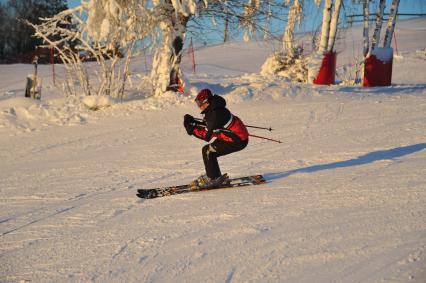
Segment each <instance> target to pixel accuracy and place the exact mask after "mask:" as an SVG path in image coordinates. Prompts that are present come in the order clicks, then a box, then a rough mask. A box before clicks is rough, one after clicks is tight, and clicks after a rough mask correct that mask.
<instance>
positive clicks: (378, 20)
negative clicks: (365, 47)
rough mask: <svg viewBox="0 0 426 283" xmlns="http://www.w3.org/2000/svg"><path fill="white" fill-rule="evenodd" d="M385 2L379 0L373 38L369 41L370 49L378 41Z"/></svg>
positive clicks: (372, 48) (384, 0)
mask: <svg viewBox="0 0 426 283" xmlns="http://www.w3.org/2000/svg"><path fill="white" fill-rule="evenodd" d="M385 2H386V0H380V4H379V7H378V8H377V13H376V28H375V29H374V33H373V38H372V41H371V51H373V50H374V48H376V45H377V44H378V43H379V41H380V31H381V30H382V23H383V12H384V10H385Z"/></svg>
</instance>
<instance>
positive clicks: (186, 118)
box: [183, 114, 195, 128]
mask: <svg viewBox="0 0 426 283" xmlns="http://www.w3.org/2000/svg"><path fill="white" fill-rule="evenodd" d="M194 123H195V119H194V117H192V116H191V115H189V114H185V116H183V126H184V127H185V128H186V127H187V126H188V125H190V124H194Z"/></svg>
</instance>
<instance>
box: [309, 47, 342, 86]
mask: <svg viewBox="0 0 426 283" xmlns="http://www.w3.org/2000/svg"><path fill="white" fill-rule="evenodd" d="M336 58H337V53H336V52H333V51H332V52H329V53H326V54H325V55H324V58H323V59H322V63H321V68H320V71H319V73H318V75H317V77H316V79H315V80H314V84H317V85H332V84H334V81H335V79H336Z"/></svg>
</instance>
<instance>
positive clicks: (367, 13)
mask: <svg viewBox="0 0 426 283" xmlns="http://www.w3.org/2000/svg"><path fill="white" fill-rule="evenodd" d="M362 11H363V17H364V20H363V22H364V27H363V33H362V35H363V50H362V54H363V55H364V58H365V57H367V54H368V52H369V50H370V42H369V34H368V31H369V21H368V19H369V17H370V10H369V0H363V1H362Z"/></svg>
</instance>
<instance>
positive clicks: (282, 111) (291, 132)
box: [0, 19, 426, 282]
mask: <svg viewBox="0 0 426 283" xmlns="http://www.w3.org/2000/svg"><path fill="white" fill-rule="evenodd" d="M425 26H426V19H417V20H412V21H407V22H402V23H401V24H397V33H398V34H397V35H399V36H400V38H404V40H403V41H402V42H399V43H398V48H399V51H400V53H401V57H399V59H395V60H394V77H393V82H394V85H392V86H391V87H383V88H369V89H365V88H361V87H351V86H344V85H335V86H330V87H325V86H312V85H304V84H294V83H289V82H287V81H284V80H278V79H274V78H263V77H261V76H259V75H258V74H255V73H254V74H253V73H252V72H257V71H258V70H259V69H260V65H261V64H262V63H263V60H264V58H266V57H267V55H268V53H269V52H271V50H273V48H274V47H273V46H271V45H267V46H268V47H267V48H265V45H264V43H250V44H245V43H230V44H227V45H220V46H215V47H207V48H205V49H201V50H198V51H197V52H196V59H197V62H198V63H197V64H198V67H199V68H198V69H197V73H196V74H190V71H189V70H190V68H191V66H190V64H189V63H188V61H185V68H186V70H187V75H188V79H189V81H190V82H191V84H192V86H193V87H195V88H198V89H200V88H202V87H206V86H208V87H210V88H211V89H212V90H214V91H215V92H217V93H219V94H221V95H223V96H224V97H225V98H226V99H227V101H228V104H229V108H230V109H231V111H232V112H233V113H234V114H236V115H238V116H239V117H241V118H242V119H243V121H245V122H246V123H247V124H255V125H263V126H272V128H274V129H275V130H274V131H273V132H272V133H268V132H266V133H265V132H262V131H260V130H256V131H251V133H253V134H257V135H265V136H267V137H272V138H277V139H281V140H282V141H283V144H275V143H271V142H267V141H262V140H258V139H254V138H252V139H251V140H250V144H249V146H248V147H247V149H245V150H244V151H241V152H238V153H235V154H232V155H230V156H225V157H222V158H220V164H221V167H222V170H223V172H228V173H229V174H230V175H231V176H239V175H246V174H257V173H262V174H264V176H265V177H266V178H267V179H268V180H269V181H270V183H268V184H265V185H261V186H257V187H247V188H238V189H222V190H217V191H208V192H201V193H189V194H184V195H178V196H172V197H165V198H161V199H153V200H140V199H137V198H136V197H135V192H136V189H137V188H150V187H156V186H159V185H165V184H175V183H185V182H188V181H190V180H191V179H193V178H195V177H197V176H198V175H199V174H200V173H202V172H203V168H202V167H203V165H202V160H201V147H202V145H203V143H202V142H201V141H199V140H197V139H194V138H192V137H189V136H188V135H186V133H185V131H184V129H183V127H182V117H183V115H184V114H185V113H190V114H192V115H194V116H197V115H198V111H197V109H196V107H195V105H194V104H193V103H192V98H191V97H186V98H185V97H171V96H168V97H166V98H164V99H163V100H159V99H158V98H153V97H151V98H146V99H143V97H144V93H143V91H142V92H141V94H140V95H139V94H137V93H136V91H134V90H132V91H131V92H130V93H129V98H128V99H126V100H125V101H123V102H116V101H106V102H105V101H104V102H103V105H104V106H105V108H103V109H101V110H99V111H92V110H89V109H88V107H87V105H92V104H93V103H94V102H93V101H87V100H84V99H82V98H64V97H62V95H61V91H60V90H59V89H57V88H55V87H54V86H53V85H52V83H51V77H50V73H49V72H50V66H40V70H39V71H40V73H41V74H42V76H43V80H44V83H43V94H42V100H41V101H39V102H37V101H30V100H27V99H24V98H22V93H23V89H24V82H25V75H26V74H27V73H31V72H32V66H30V65H8V66H0V148H1V150H0V160H1V163H0V207H1V209H0V239H1V240H0V282H425V281H426V207H425V203H426V179H425V177H424V176H425V175H426V56H425V54H424V52H423V53H421V52H417V51H418V50H422V49H424V48H425V47H426V40H425V38H426V37H425V36H424V35H425V33H426V30H425V29H421V28H420V27H425ZM414 29H415V30H416V32H413V30H414ZM353 30H355V31H358V32H359V34H360V36H359V38H361V31H360V29H359V28H354V29H353ZM351 32H352V30H351ZM348 33H349V31H348ZM347 38H348V37H347ZM352 38H354V37H352ZM352 38H351V40H352ZM353 41H354V42H356V44H360V42H359V41H356V38H354V39H353ZM340 44H342V43H340ZM341 46H343V45H341ZM351 46H352V45H351ZM359 46H362V45H361V44H360V45H359ZM354 52H358V51H354V50H353V49H352V48H348V44H347V45H346V48H345V49H342V51H341V53H340V54H339V57H338V58H341V59H342V61H341V63H339V61H338V65H339V67H343V66H344V64H351V62H352V61H351V58H353V54H354ZM360 52H361V49H360ZM338 60H339V59H338ZM345 60H346V61H345ZM139 62H143V59H142V58H141V59H140V60H139ZM345 62H346V63H345ZM142 69H143V64H140V65H139V66H138V65H134V66H133V71H140V70H142ZM57 71H58V75H59V76H60V66H57ZM142 88H143V87H142Z"/></svg>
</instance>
